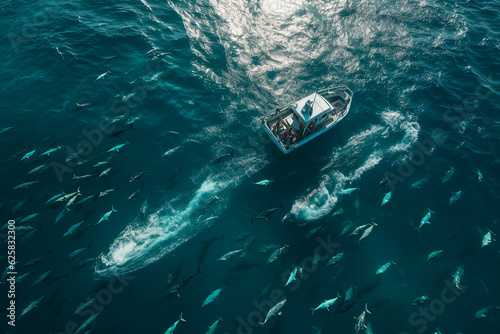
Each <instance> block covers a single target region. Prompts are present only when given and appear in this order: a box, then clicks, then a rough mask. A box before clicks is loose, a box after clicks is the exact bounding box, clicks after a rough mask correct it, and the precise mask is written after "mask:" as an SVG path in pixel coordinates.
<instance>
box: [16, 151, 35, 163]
mask: <svg viewBox="0 0 500 334" xmlns="http://www.w3.org/2000/svg"><path fill="white" fill-rule="evenodd" d="M35 152H36V148H35V149H34V150H33V151H29V152H28V153H26V154H25V155H23V157H22V158H21V160H20V161H24V160H28V159H29V158H31V156H32V155H33V154H35Z"/></svg>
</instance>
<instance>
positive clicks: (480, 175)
mask: <svg viewBox="0 0 500 334" xmlns="http://www.w3.org/2000/svg"><path fill="white" fill-rule="evenodd" d="M476 172H477V182H479V183H481V181H482V180H483V173H481V171H480V170H479V169H476Z"/></svg>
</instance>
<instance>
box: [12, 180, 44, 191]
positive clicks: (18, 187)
mask: <svg viewBox="0 0 500 334" xmlns="http://www.w3.org/2000/svg"><path fill="white" fill-rule="evenodd" d="M35 183H38V179H37V180H35V181H30V182H24V183H21V184H19V185H17V186H15V187H14V188H12V189H13V190H14V189H26V188H28V187H29V186H32V185H34V184H35Z"/></svg>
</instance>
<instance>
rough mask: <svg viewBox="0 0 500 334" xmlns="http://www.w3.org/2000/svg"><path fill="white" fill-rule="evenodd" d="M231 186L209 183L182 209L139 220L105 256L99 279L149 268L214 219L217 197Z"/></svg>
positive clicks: (160, 211)
mask: <svg viewBox="0 0 500 334" xmlns="http://www.w3.org/2000/svg"><path fill="white" fill-rule="evenodd" d="M226 186H227V183H224V182H216V181H213V180H210V179H208V180H206V181H205V182H203V184H202V185H201V186H200V188H199V189H198V190H197V191H196V193H195V194H194V196H193V197H192V199H191V200H190V201H189V203H188V204H187V205H186V206H185V208H183V209H180V210H175V209H172V208H170V207H169V206H168V205H164V206H163V207H161V208H160V209H158V210H157V211H156V212H154V213H152V214H150V215H149V216H147V217H146V218H145V219H141V217H137V218H136V219H134V220H133V221H132V222H131V223H130V224H129V225H128V226H127V227H126V228H125V230H124V231H123V232H122V233H121V234H120V235H119V236H118V237H117V238H116V239H115V241H114V242H113V244H112V245H111V246H110V248H109V251H108V252H107V253H106V254H101V256H100V261H98V263H97V265H96V268H95V272H96V274H97V275H98V276H104V277H109V276H114V275H123V274H125V273H129V272H132V271H135V270H138V269H140V268H142V267H145V266H147V265H149V264H150V263H153V262H155V261H157V260H158V259H160V258H162V257H163V256H164V255H165V254H167V253H169V252H171V251H172V250H174V249H175V248H177V247H178V246H179V245H181V244H183V243H184V242H186V241H187V240H189V239H190V238H191V237H193V236H195V235H196V234H197V233H199V232H200V231H201V230H203V229H205V228H207V227H208V226H209V225H210V224H211V223H212V222H213V219H210V218H211V217H210V212H213V211H214V210H216V209H217V207H218V206H219V205H220V204H221V203H217V202H218V200H217V199H218V198H217V197H215V196H216V194H217V193H220V192H221V191H222V190H224V189H225V188H226Z"/></svg>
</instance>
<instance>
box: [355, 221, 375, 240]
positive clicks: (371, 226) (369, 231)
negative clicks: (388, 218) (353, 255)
mask: <svg viewBox="0 0 500 334" xmlns="http://www.w3.org/2000/svg"><path fill="white" fill-rule="evenodd" d="M374 226H377V224H375V223H371V224H370V226H369V227H368V228H367V229H366V230H365V231H364V232H363V235H361V238H359V240H358V243H359V242H361V240H363V239H364V238H366V237H368V236H369V235H370V234H371V233H372V231H373V227H374Z"/></svg>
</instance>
